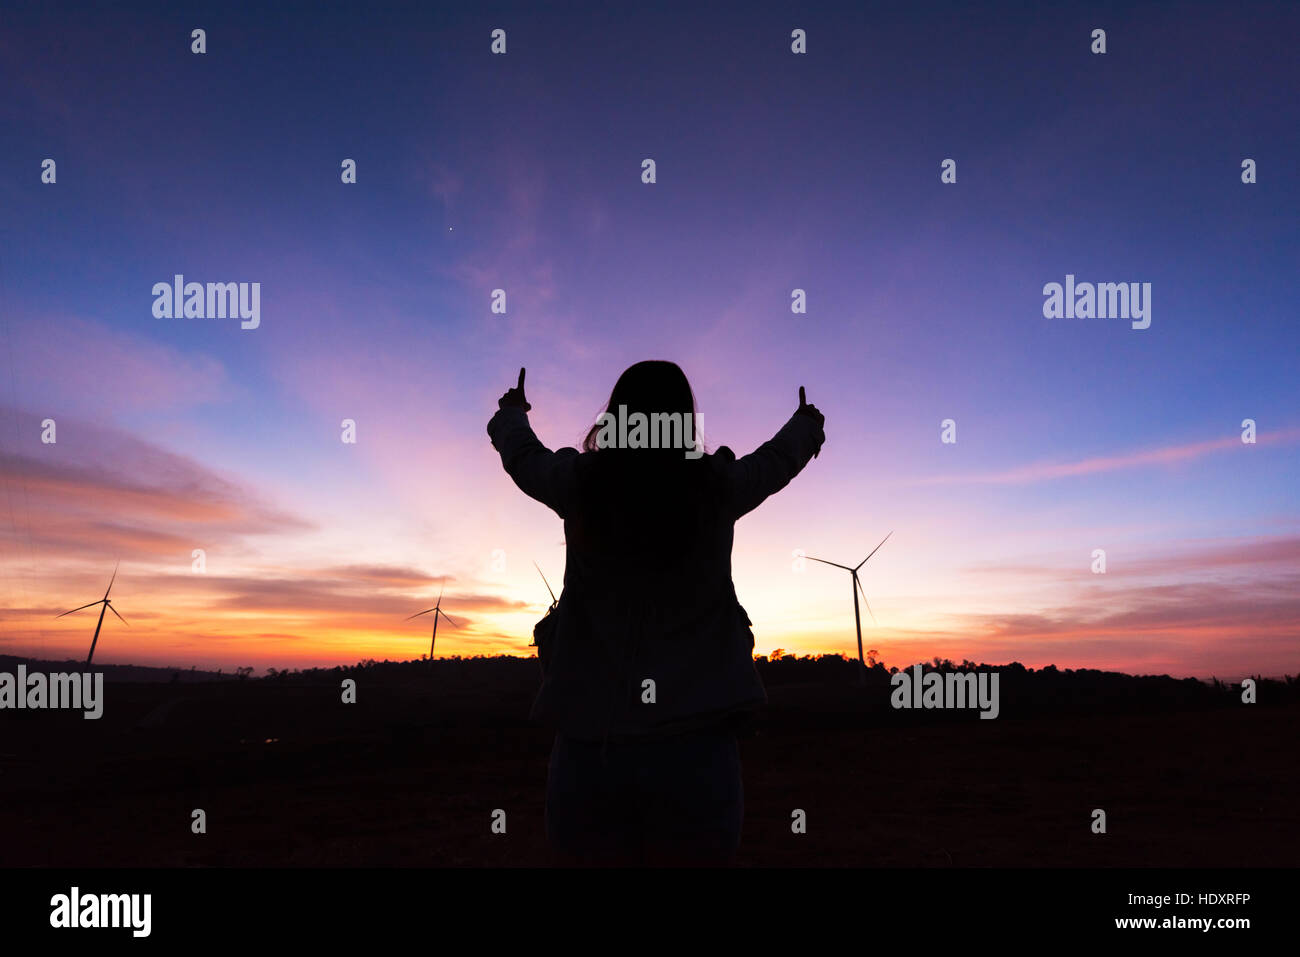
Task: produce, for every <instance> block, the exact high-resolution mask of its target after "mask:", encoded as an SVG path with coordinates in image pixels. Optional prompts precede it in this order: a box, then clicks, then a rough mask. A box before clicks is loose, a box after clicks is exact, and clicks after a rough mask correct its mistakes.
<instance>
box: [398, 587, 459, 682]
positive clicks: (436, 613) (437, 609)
mask: <svg viewBox="0 0 1300 957" xmlns="http://www.w3.org/2000/svg"><path fill="white" fill-rule="evenodd" d="M443 587H444V588H445V587H446V586H443ZM429 612H433V639H432V640H431V641H430V642H429V665H430V667H432V666H433V646H434V645H435V644H436V643H437V641H438V616H439V615H441V616H442V617H443V618H446V619H447V621H448V622H450V623H451V626H452V627H453V628H459V627H460V625H458V624H456V620H455V619H454V618H452V617H451V615H449V614H447V613H446V612H445V611H443V610H442V591H441V590H440V591H439V592H438V603H437V604H436V605H434V606H433V607H432V608H426V609H425V610H424V611H418V612H416V613H415V614H414V615H411V617H410V618H407V619H405V620H406V621H410V620H411V618H419V617H420V616H421V615H427V614H429Z"/></svg>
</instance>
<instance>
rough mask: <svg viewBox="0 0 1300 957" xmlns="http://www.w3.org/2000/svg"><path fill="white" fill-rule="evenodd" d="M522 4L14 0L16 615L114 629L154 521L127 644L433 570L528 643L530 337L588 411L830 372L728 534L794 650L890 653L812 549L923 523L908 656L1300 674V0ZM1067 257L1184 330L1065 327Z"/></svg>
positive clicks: (535, 523) (420, 581)
mask: <svg viewBox="0 0 1300 957" xmlns="http://www.w3.org/2000/svg"><path fill="white" fill-rule="evenodd" d="M532 6H534V5H513V6H512V5H499V4H494V5H484V6H476V8H475V9H474V10H473V11H472V12H468V13H466V12H461V13H455V12H451V11H444V12H430V11H428V10H425V9H422V8H421V7H419V6H416V5H412V6H402V7H382V6H381V7H373V6H368V7H366V8H365V9H358V10H354V11H350V12H349V11H348V10H347V9H346V8H344V7H336V6H335V7H331V6H328V5H327V6H326V7H325V8H324V9H323V10H322V9H321V8H320V5H317V4H310V5H302V6H300V7H290V8H287V9H282V10H281V12H278V13H275V14H253V13H243V14H232V13H229V12H224V11H220V10H219V8H216V7H208V8H205V7H196V8H190V9H182V10H175V11H167V12H162V13H160V12H158V11H157V10H156V9H154V10H150V9H149V8H143V7H142V8H139V9H138V10H137V11H136V12H118V13H113V14H107V13H84V12H78V13H72V12H68V11H67V10H64V11H58V10H55V9H51V8H50V7H48V5H45V6H41V7H26V8H24V7H21V6H20V7H19V8H18V9H17V10H16V11H15V12H14V13H13V14H12V15H11V16H10V17H9V27H8V28H6V29H5V30H4V31H0V70H2V75H3V79H4V85H5V89H6V90H7V91H9V94H8V95H7V96H6V97H5V98H4V99H3V103H0V119H2V120H3V122H2V123H0V146H3V149H0V204H2V205H3V209H4V214H3V218H2V220H0V309H2V310H3V313H4V333H3V335H4V338H3V340H0V404H2V405H3V407H4V408H3V413H4V414H3V420H0V456H3V460H2V464H3V468H4V489H3V491H4V495H5V499H4V500H3V502H0V544H2V545H3V551H2V552H0V564H2V566H3V568H2V577H3V582H2V583H0V606H2V607H0V627H2V628H3V637H0V652H4V651H12V652H13V653H34V654H50V655H53V654H68V655H76V654H80V653H81V651H82V650H83V649H84V647H85V645H86V643H87V641H88V635H89V631H90V629H91V628H92V627H93V623H92V622H90V621H89V620H88V619H87V620H83V619H81V618H69V619H61V620H60V621H58V622H54V621H52V617H53V615H55V614H57V613H58V612H59V611H63V610H66V608H70V607H74V606H76V605H79V604H82V603H84V602H86V601H89V600H92V599H94V598H96V597H98V596H99V594H100V592H99V591H98V590H97V589H99V588H102V587H103V585H104V584H105V583H106V580H107V576H108V574H109V572H110V571H111V569H112V566H113V563H114V561H116V560H117V559H118V558H121V560H122V571H121V574H120V576H119V581H118V584H117V585H116V586H115V590H114V595H115V597H117V596H119V595H120V597H117V601H116V602H115V605H116V607H118V608H119V609H120V610H121V611H122V612H123V614H125V615H126V616H127V618H128V619H129V620H130V621H131V623H132V626H133V627H132V629H131V630H130V631H129V632H128V631H126V630H125V629H122V628H120V627H119V628H118V629H116V631H113V632H112V633H111V634H107V635H106V636H105V637H104V638H101V641H100V645H99V649H98V650H97V652H96V654H97V656H98V657H99V658H100V659H102V660H104V661H137V662H166V663H176V664H180V663H184V664H190V663H196V664H199V665H200V666H210V667H218V666H225V667H227V668H229V667H234V666H236V665H241V664H255V665H258V666H259V667H264V666H267V665H275V666H277V667H278V666H282V665H285V664H292V665H303V664H334V663H339V662H352V661H355V660H357V659H358V658H360V657H369V656H374V657H393V658H398V657H413V656H416V655H418V654H420V653H422V652H427V650H428V644H427V642H428V636H427V633H426V632H425V631H424V630H423V626H422V625H419V623H405V624H404V623H403V622H402V621H401V619H402V617H404V615H407V614H410V613H411V612H412V611H415V610H419V609H420V608H424V607H427V606H428V605H429V604H432V598H433V597H436V593H437V590H438V588H439V587H440V586H442V585H444V584H445V587H446V589H447V600H446V602H445V604H446V606H447V607H448V609H449V610H450V611H451V612H452V613H453V614H456V615H457V617H458V619H460V618H464V619H465V627H464V628H463V629H461V630H460V631H459V632H455V631H448V632H443V631H440V634H439V639H440V640H439V651H440V653H447V654H454V653H465V654H474V653H480V652H482V653H495V652H498V651H506V652H512V653H520V654H525V653H528V649H527V647H526V646H527V643H528V641H529V640H530V636H531V625H532V622H533V621H535V620H536V618H537V617H538V616H539V615H540V614H541V612H542V611H543V610H544V608H545V604H546V600H547V596H546V594H545V591H544V589H543V588H542V586H541V582H540V581H539V580H538V579H537V577H536V573H535V571H534V570H533V568H532V564H531V563H532V561H533V560H537V561H538V562H540V563H541V564H542V567H543V568H544V569H546V570H547V572H548V575H549V576H550V577H551V578H552V581H553V582H554V581H556V580H558V579H559V578H560V577H561V572H562V568H563V560H564V553H563V547H562V545H561V544H560V542H561V540H562V537H563V532H562V528H561V526H560V522H559V520H558V519H557V518H556V517H555V516H554V515H553V514H551V513H550V512H548V511H547V510H546V509H545V508H544V507H542V506H540V505H538V504H537V503H534V502H532V501H531V500H528V499H526V498H525V497H524V496H523V495H522V494H521V493H519V492H518V491H517V490H516V489H514V487H513V485H512V484H511V483H510V481H509V479H508V478H507V477H506V476H505V475H504V473H503V472H502V471H501V469H500V464H499V460H498V459H497V457H496V455H495V453H494V452H493V450H492V449H491V447H490V445H489V443H488V440H487V437H486V433H485V431H484V426H485V424H486V422H487V419H488V418H489V416H490V415H491V413H492V411H494V409H495V404H496V398H497V397H498V396H499V395H500V394H501V392H502V391H504V390H505V389H506V388H507V387H508V386H510V385H511V384H513V382H514V378H515V375H516V373H517V370H518V368H519V367H520V366H521V365H523V366H527V367H528V391H529V398H530V401H531V402H532V404H533V407H534V409H533V413H532V415H531V419H532V422H533V425H534V427H535V428H536V429H537V431H538V433H539V435H540V436H541V437H542V439H543V441H545V442H547V443H548V444H549V445H550V446H551V447H553V448H554V447H558V446H561V445H571V444H576V443H577V441H578V440H579V438H580V437H581V435H582V434H583V432H585V430H586V428H587V426H588V425H589V424H590V422H591V421H592V420H593V418H594V416H595V415H596V414H597V413H598V412H599V411H600V410H601V409H602V407H603V402H604V400H605V399H606V397H607V396H608V393H609V389H610V388H611V387H612V385H613V382H614V380H615V379H616V377H617V375H618V374H619V372H621V371H622V370H623V369H624V368H625V367H626V366H627V365H629V364H631V363H632V362H635V361H637V360H640V359H643V358H668V359H672V360H674V361H677V362H678V363H679V364H681V365H682V367H683V368H684V369H685V370H686V372H687V374H688V376H689V377H690V378H691V381H692V383H693V385H694V387H695V390H696V395H697V399H698V402H699V406H700V409H701V412H702V414H703V425H704V431H705V433H706V438H707V441H708V442H709V447H710V448H714V447H716V446H718V445H721V444H725V445H728V446H731V447H732V448H733V449H735V450H736V451H737V453H738V454H743V453H745V452H748V451H750V450H751V449H752V448H754V447H755V446H757V445H758V444H759V443H761V442H762V441H764V440H765V439H766V438H768V437H770V435H771V434H772V433H774V432H775V431H776V430H777V429H778V428H779V427H780V425H781V424H782V423H783V422H784V421H785V419H786V418H787V417H788V416H789V415H790V413H791V412H792V411H793V410H794V407H795V404H796V397H797V389H798V386H799V385H804V386H806V387H807V390H808V396H809V400H810V401H812V402H815V403H816V404H817V405H818V406H819V408H821V409H822V411H823V412H824V413H825V414H826V416H827V424H826V430H827V444H826V447H825V449H824V450H823V452H822V454H821V456H820V457H819V458H818V459H817V460H816V461H814V462H813V463H812V464H811V465H810V466H809V468H808V469H807V470H806V472H805V473H804V474H803V475H801V476H799V478H798V479H797V480H796V481H795V482H794V483H793V484H792V485H791V486H790V487H789V488H788V489H786V490H785V491H783V492H782V493H781V494H780V495H778V496H776V497H775V498H773V499H772V500H770V501H769V502H767V503H766V504H765V505H764V506H762V507H761V508H760V509H759V510H758V511H757V512H755V513H753V514H752V515H750V516H748V517H746V518H745V519H744V520H742V522H741V523H740V524H739V526H738V528H737V536H736V549H735V554H734V572H735V579H736V585H737V591H738V594H739V595H740V598H741V601H742V603H744V604H745V606H746V608H747V609H748V610H749V612H750V615H751V617H752V618H753V620H754V622H755V635H756V644H757V650H758V651H759V652H765V651H769V650H771V649H773V648H776V647H782V648H785V649H787V650H792V651H800V652H814V651H843V652H845V653H849V652H852V651H855V643H854V639H853V633H852V609H851V602H850V596H849V594H848V582H847V581H840V578H839V575H840V573H837V572H834V570H831V569H824V568H823V569H822V570H820V571H819V570H817V569H818V568H819V567H820V566H815V565H814V566H811V567H809V568H807V569H805V570H804V571H803V572H798V571H795V570H794V569H793V568H792V562H791V553H792V551H793V550H794V549H804V550H805V551H806V552H807V553H808V554H812V555H818V556H821V557H826V558H829V559H831V560H833V561H841V562H846V563H849V562H850V560H851V562H852V563H856V562H857V561H858V560H860V559H861V557H862V556H863V555H865V554H866V553H867V551H869V550H870V548H871V547H872V546H874V544H875V543H876V542H878V541H879V540H880V539H881V538H882V537H883V536H884V535H885V533H886V532H888V531H890V530H891V529H892V530H894V537H893V538H892V539H891V540H890V542H889V544H888V545H886V547H885V548H884V549H882V550H881V552H880V554H879V555H878V556H877V557H876V558H874V559H872V563H871V564H870V565H869V566H868V568H867V573H866V575H865V578H864V585H865V587H866V589H867V594H868V595H869V596H870V598H871V602H872V608H873V610H874V612H875V615H876V619H877V624H876V625H874V626H870V627H869V629H868V631H867V633H866V634H865V635H864V641H865V642H866V644H867V645H868V647H875V648H878V649H880V650H881V651H882V653H883V657H884V658H885V660H886V661H887V662H889V663H891V664H900V665H901V664H905V663H908V662H911V661H915V660H919V659H927V658H929V657H931V656H933V655H935V654H939V655H944V656H950V657H953V658H961V657H969V658H972V659H975V660H987V661H1001V660H1011V659H1013V658H1014V659H1018V660H1020V661H1023V662H1025V663H1026V664H1029V665H1035V666H1036V665H1041V664H1046V663H1048V662H1055V663H1056V664H1058V665H1059V666H1060V667H1113V668H1122V669H1125V670H1132V671H1157V672H1169V673H1171V674H1196V675H1208V674H1218V675H1219V676H1221V677H1223V676H1239V675H1242V674H1246V673H1250V672H1259V671H1262V672H1264V673H1269V674H1275V673H1279V672H1282V671H1292V672H1293V671H1295V670H1296V668H1295V665H1296V662H1297V658H1298V656H1297V651H1298V650H1300V599H1297V597H1296V596H1297V593H1298V592H1300V589H1298V588H1297V584H1300V508H1297V502H1296V495H1295V489H1296V488H1297V478H1298V472H1300V408H1298V407H1297V406H1298V403H1297V398H1298V393H1300V390H1298V389H1297V384H1296V383H1297V375H1296V373H1297V356H1298V355H1300V348H1298V346H1300V332H1297V327H1296V319H1297V310H1296V306H1295V303H1296V302H1297V301H1298V295H1300V288H1298V286H1300V281H1298V279H1297V277H1298V276H1300V270H1298V269H1297V262H1298V260H1297V254H1298V253H1300V242H1298V241H1297V230H1296V224H1297V222H1300V215H1298V214H1300V209H1298V208H1297V207H1298V203H1297V199H1298V198H1300V190H1298V189H1297V185H1296V160H1295V158H1296V156H1297V155H1300V133H1298V132H1297V123H1296V119H1297V108H1296V98H1295V91H1296V89H1297V79H1300V76H1298V74H1300V69H1298V68H1297V66H1296V58H1295V55H1294V50H1293V48H1291V47H1290V46H1289V45H1288V42H1289V40H1290V39H1291V38H1293V37H1294V36H1295V35H1296V30H1297V27H1300V9H1298V8H1296V7H1295V6H1294V5H1291V4H1276V5H1272V4H1255V5H1252V6H1251V7H1250V8H1249V10H1248V11H1236V10H1234V11H1222V10H1215V9H1214V7H1212V6H1198V5H1187V4H1178V5H1151V6H1147V7H1145V8H1143V9H1141V10H1139V11H1138V12H1132V11H1129V10H1127V9H1126V8H1125V7H1122V6H1119V5H1115V6H1108V5H1095V4H1090V5H1088V6H1087V7H1086V8H1085V7H1082V6H1081V7H1079V8H1078V12H1073V13H1071V12H1065V13H1062V12H1059V11H1053V12H1049V11H1046V10H1041V9H1039V8H1038V7H1037V6H1036V5H1021V4H1014V5H999V6H991V7H988V8H975V7H973V6H972V5H967V4H931V5H915V6H908V7H906V8H898V7H894V6H871V5H865V6H863V7H862V8H861V9H856V10H853V11H849V10H842V9H837V8H836V7H834V6H830V5H827V6H823V7H818V6H811V7H809V6H800V8H799V9H798V11H797V12H792V10H791V9H790V8H789V7H787V6H786V5H780V4H775V5H774V4H746V5H744V6H743V7H740V6H738V7H732V8H718V9H716V10H714V11H712V12H706V11H701V10H698V9H695V8H694V7H693V6H692V5H682V6H679V7H677V8H675V9H673V10H670V11H666V12H665V11H664V10H662V9H661V10H659V11H647V10H632V9H629V10H617V11H611V10H610V9H604V8H595V7H594V6H593V7H586V6H578V5H574V6H568V7H565V8H564V10H563V12H554V11H552V12H549V13H541V12H535V11H531V10H530V7H532ZM194 27H203V28H204V29H206V30H207V34H208V36H207V42H208V52H207V53H206V54H205V55H202V56H196V55H193V54H191V53H190V49H189V46H190V40H189V33H190V30H191V29H193V28H194ZM495 27H502V28H504V29H506V30H507V35H508V53H507V55H505V56H492V55H490V54H489V52H488V47H489V42H490V41H489V34H490V31H491V30H492V29H493V28H495ZM795 27H801V28H803V29H805V30H807V32H808V37H809V40H808V43H809V53H808V54H807V55H804V56H795V55H793V54H791V53H790V50H789V42H790V41H789V35H790V31H791V29H793V28H795ZM1094 27H1102V28H1104V29H1106V31H1107V40H1108V52H1107V53H1106V54H1105V55H1104V56H1095V55H1093V54H1091V53H1090V52H1089V44H1090V40H1089V34H1090V32H1091V30H1092V29H1093V28H1094ZM45 157H53V158H55V159H56V161H57V162H58V182H57V184H55V185H53V186H50V185H44V184H42V183H41V182H40V162H41V160H42V159H44V158H45ZM345 157H349V158H353V159H355V160H356V161H357V164H358V182H357V184H356V185H343V184H342V183H340V180H339V172H340V165H339V164H340V162H341V161H342V160H343V158H345ZM645 157H652V158H654V159H655V161H656V163H657V166H658V170H657V174H658V182H657V183H655V184H654V185H645V184H643V183H642V182H641V180H640V164H641V161H642V159H643V158H645ZM948 157H951V158H953V159H955V160H956V161H957V164H958V182H957V183H956V184H955V185H944V184H941V183H940V180H939V172H940V162H941V161H942V160H943V159H945V158H948ZM1245 157H1251V158H1253V159H1255V160H1256V161H1257V163H1258V169H1259V182H1258V183H1257V184H1254V185H1243V184H1242V183H1241V181H1240V164H1241V161H1242V159H1243V158H1245ZM175 273H183V274H184V275H185V276H186V278H187V280H194V281H199V282H207V281H223V282H224V281H258V282H260V283H261V284H262V299H261V305H262V315H261V326H260V328H258V329H256V330H247V331H245V330H241V329H240V328H239V324H238V322H237V321H235V320H198V319H175V320H166V319H156V318H154V316H153V314H152V311H151V310H152V295H151V293H150V290H151V287H152V285H153V284H154V283H155V282H159V281H164V282H165V281H170V279H171V277H172V276H173V275H174V274H175ZM1067 273H1073V274H1074V275H1075V276H1076V277H1077V279H1078V280H1080V281H1085V280H1086V281H1094V282H1106V281H1136V282H1149V283H1151V284H1152V321H1151V326H1150V328H1149V329H1146V330H1141V331H1139V330H1133V329H1131V328H1129V324H1128V323H1127V322H1125V321H1122V320H1100V319H1092V320H1085V319H1081V320H1048V319H1044V318H1043V316H1042V304H1043V294H1042V287H1043V285H1044V284H1045V283H1048V282H1063V281H1064V278H1065V275H1066V274H1067ZM496 287H503V288H505V289H506V292H507V296H508V312H507V315H505V316H498V315H493V314H491V312H490V310H489V293H490V290H492V289H493V288H496ZM795 287H799V288H803V289H805V290H807V293H808V302H809V309H808V315H806V316H793V315H791V313H790V308H789V302H790V291H791V290H792V289H793V288H795ZM46 417H52V418H54V419H55V420H56V421H57V422H58V443H57V445H54V446H49V445H43V444H42V443H41V442H40V438H39V436H40V427H39V422H40V421H41V420H42V419H44V418H46ZM344 418H352V419H355V420H356V422H357V424H358V443H357V444H356V445H355V446H350V445H344V444H342V443H341V442H340V441H339V432H340V429H339V423H340V421H341V420H342V419H344ZM945 418H952V419H955V420H956V422H957V428H958V441H957V444H956V445H943V444H941V443H940V441H939V423H940V421H941V420H942V419H945ZM1244 418H1253V419H1255V420H1256V422H1257V423H1258V427H1259V434H1260V441H1259V443H1258V444H1256V445H1253V446H1247V445H1242V444H1241V442H1240V441H1239V438H1238V436H1239V433H1240V423H1241V421H1242V419H1244ZM193 548H204V549H206V550H207V561H208V565H207V573H206V574H205V575H202V576H198V575H194V574H192V572H191V567H190V563H191V558H190V554H191V550H192V549H193ZM1095 548H1104V549H1106V551H1107V556H1108V571H1107V574H1106V575H1104V576H1103V575H1094V574H1092V572H1091V570H1090V565H1091V561H1092V558H1091V554H1092V550H1093V549H1095ZM496 549H501V550H503V551H504V554H505V568H504V569H503V570H494V569H493V567H492V555H493V552H494V550H496ZM457 613H459V614H457ZM83 614H87V615H88V614H89V613H83ZM413 626H417V627H413ZM108 627H109V626H106V629H107V628H108Z"/></svg>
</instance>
